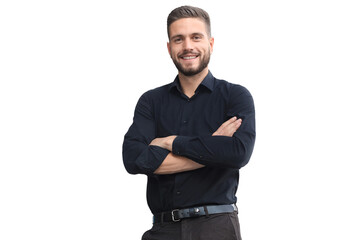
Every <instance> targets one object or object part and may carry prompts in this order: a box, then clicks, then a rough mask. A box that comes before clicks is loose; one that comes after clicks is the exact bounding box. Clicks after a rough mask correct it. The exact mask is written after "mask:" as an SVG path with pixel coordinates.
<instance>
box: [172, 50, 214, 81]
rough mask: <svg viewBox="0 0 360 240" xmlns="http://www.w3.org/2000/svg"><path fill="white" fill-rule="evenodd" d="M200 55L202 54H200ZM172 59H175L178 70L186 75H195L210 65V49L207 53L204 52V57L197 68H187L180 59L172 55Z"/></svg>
mask: <svg viewBox="0 0 360 240" xmlns="http://www.w3.org/2000/svg"><path fill="white" fill-rule="evenodd" d="M187 53H190V52H184V53H183V54H187ZM198 57H200V55H199V56H198ZM171 59H172V60H173V62H174V64H175V66H176V68H177V69H178V71H179V72H180V73H182V74H184V75H185V76H188V77H189V76H194V75H196V74H198V73H200V72H201V71H202V70H204V69H205V68H206V67H207V66H208V65H209V62H210V49H209V51H207V52H206V53H205V54H204V57H203V58H201V59H200V63H199V66H198V67H197V68H193V67H191V68H185V67H184V66H183V65H182V64H181V63H180V62H179V61H178V60H176V58H175V57H173V56H171Z"/></svg>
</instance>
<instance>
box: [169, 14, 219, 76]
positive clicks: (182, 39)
mask: <svg viewBox="0 0 360 240" xmlns="http://www.w3.org/2000/svg"><path fill="white" fill-rule="evenodd" d="M169 35H170V40H169V43H168V51H169V54H170V56H171V58H172V60H173V62H174V64H175V66H176V67H177V69H178V70H179V72H180V73H182V74H184V75H185V76H193V75H196V74H198V73H200V72H202V71H203V70H204V69H207V66H208V64H209V61H210V55H211V53H212V50H213V45H214V38H210V36H208V34H207V31H206V25H205V23H204V22H203V21H202V20H200V19H198V18H183V19H179V20H176V21H175V22H173V23H172V24H171V25H170V28H169Z"/></svg>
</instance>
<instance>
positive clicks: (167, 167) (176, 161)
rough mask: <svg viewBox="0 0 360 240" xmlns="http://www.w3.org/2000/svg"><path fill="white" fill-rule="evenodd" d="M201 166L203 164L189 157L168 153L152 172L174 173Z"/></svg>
mask: <svg viewBox="0 0 360 240" xmlns="http://www.w3.org/2000/svg"><path fill="white" fill-rule="evenodd" d="M202 167H204V165H201V164H199V163H197V162H194V161H192V160H190V159H189V158H186V157H182V156H177V155H175V154H173V153H169V154H168V155H167V156H166V158H165V159H164V161H163V162H162V164H161V165H160V167H159V168H158V169H156V170H155V172H154V174H174V173H179V172H186V171H191V170H196V169H199V168H202Z"/></svg>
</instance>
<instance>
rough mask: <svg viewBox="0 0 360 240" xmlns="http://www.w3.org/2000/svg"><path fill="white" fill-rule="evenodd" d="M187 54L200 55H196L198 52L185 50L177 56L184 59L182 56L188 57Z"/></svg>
mask: <svg viewBox="0 0 360 240" xmlns="http://www.w3.org/2000/svg"><path fill="white" fill-rule="evenodd" d="M189 54H192V55H200V53H198V52H194V51H189V50H185V51H184V52H182V53H181V54H180V55H179V57H184V56H186V55H189Z"/></svg>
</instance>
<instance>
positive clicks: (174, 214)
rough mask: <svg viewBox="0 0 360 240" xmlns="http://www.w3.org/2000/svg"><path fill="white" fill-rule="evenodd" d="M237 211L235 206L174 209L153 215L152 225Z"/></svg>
mask: <svg viewBox="0 0 360 240" xmlns="http://www.w3.org/2000/svg"><path fill="white" fill-rule="evenodd" d="M237 211H238V209H237V207H236V205H235V204H228V205H211V206H202V207H192V208H186V209H175V210H172V211H170V212H162V213H158V214H155V215H154V217H153V223H160V222H179V221H180V220H181V219H183V218H193V217H200V216H206V215H211V214H217V213H232V212H237Z"/></svg>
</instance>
